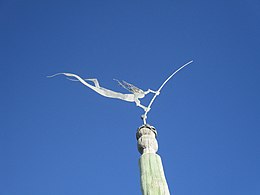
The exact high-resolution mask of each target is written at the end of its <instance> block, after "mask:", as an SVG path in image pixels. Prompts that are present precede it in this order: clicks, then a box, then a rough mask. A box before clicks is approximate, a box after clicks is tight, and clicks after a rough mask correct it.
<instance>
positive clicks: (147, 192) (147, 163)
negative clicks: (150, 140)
mask: <svg viewBox="0 0 260 195" xmlns="http://www.w3.org/2000/svg"><path fill="white" fill-rule="evenodd" d="M139 167H140V174H141V175H140V176H141V190H142V194H143V195H170V192H169V188H168V185H167V182H166V179H165V175H164V171H163V166H162V161H161V158H160V156H159V155H158V154H153V153H146V154H143V155H142V156H141V157H140V160H139Z"/></svg>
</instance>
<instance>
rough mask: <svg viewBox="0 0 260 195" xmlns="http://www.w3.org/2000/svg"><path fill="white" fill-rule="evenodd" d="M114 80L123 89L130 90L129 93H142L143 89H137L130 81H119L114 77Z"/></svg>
mask: <svg viewBox="0 0 260 195" xmlns="http://www.w3.org/2000/svg"><path fill="white" fill-rule="evenodd" d="M114 80H115V81H117V82H118V84H119V85H120V86H121V87H123V88H124V89H126V90H127V91H130V92H131V93H144V91H143V90H142V89H139V88H138V87H136V86H134V85H133V84H131V83H128V82H126V81H122V82H120V81H119V80H117V79H114Z"/></svg>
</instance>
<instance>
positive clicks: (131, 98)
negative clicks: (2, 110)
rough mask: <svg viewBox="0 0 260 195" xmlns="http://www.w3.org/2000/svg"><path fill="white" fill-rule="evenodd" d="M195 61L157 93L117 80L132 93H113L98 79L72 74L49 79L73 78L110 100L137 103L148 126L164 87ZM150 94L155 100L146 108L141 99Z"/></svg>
mask: <svg viewBox="0 0 260 195" xmlns="http://www.w3.org/2000/svg"><path fill="white" fill-rule="evenodd" d="M192 62H193V61H189V62H188V63H186V64H184V65H183V66H181V67H180V68H179V69H177V70H176V71H175V72H173V73H172V74H171V75H170V76H169V77H168V78H167V79H166V80H165V81H164V82H163V84H162V85H161V86H160V88H159V89H158V90H156V91H154V90H151V89H148V90H147V91H143V90H142V89H140V88H138V87H136V86H134V85H133V84H130V83H128V82H126V81H122V82H120V81H118V80H117V79H114V80H115V81H117V82H118V83H119V85H120V86H122V87H123V88H125V89H126V90H128V91H129V92H131V93H130V94H123V93H120V92H115V91H112V90H110V89H106V88H103V87H101V86H100V85H99V82H98V80H97V79H96V78H93V79H82V78H81V77H80V76H78V75H76V74H72V73H57V74H54V75H52V76H48V77H54V76H57V75H65V76H67V77H72V78H75V79H71V78H68V79H69V80H72V81H80V82H81V83H82V84H83V85H85V86H87V87H89V88H90V89H92V90H94V91H95V92H97V93H98V94H100V95H102V96H105V97H108V98H116V99H121V100H124V101H127V102H135V104H136V106H138V107H141V108H142V109H143V110H144V112H145V113H144V114H143V115H142V120H143V123H144V124H146V119H147V114H148V112H149V111H150V110H151V106H152V104H153V102H154V100H155V98H156V97H157V96H158V95H159V94H160V92H161V90H162V88H163V87H164V85H165V84H166V83H167V82H168V81H169V80H170V79H171V78H172V77H173V76H174V75H175V74H176V73H177V72H179V71H180V70H181V69H182V68H184V67H185V66H187V65H189V64H190V63H192ZM87 81H90V82H93V84H94V85H91V84H89V83H87ZM149 93H154V96H153V98H152V99H151V101H150V103H149V105H148V106H147V107H146V106H144V105H142V104H141V102H140V100H139V99H142V98H144V97H145V96H146V95H147V94H149Z"/></svg>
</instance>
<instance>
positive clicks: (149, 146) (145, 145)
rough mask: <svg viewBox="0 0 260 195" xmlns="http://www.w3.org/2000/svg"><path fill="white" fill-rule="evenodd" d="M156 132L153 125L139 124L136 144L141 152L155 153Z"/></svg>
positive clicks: (156, 144)
mask: <svg viewBox="0 0 260 195" xmlns="http://www.w3.org/2000/svg"><path fill="white" fill-rule="evenodd" d="M156 135H157V132H156V130H155V128H154V127H152V126H150V125H143V126H141V127H140V128H139V129H138V131H137V133H136V139H137V146H138V151H139V152H140V153H141V154H144V153H154V154H155V153H156V152H157V151H158V142H157V140H156Z"/></svg>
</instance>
